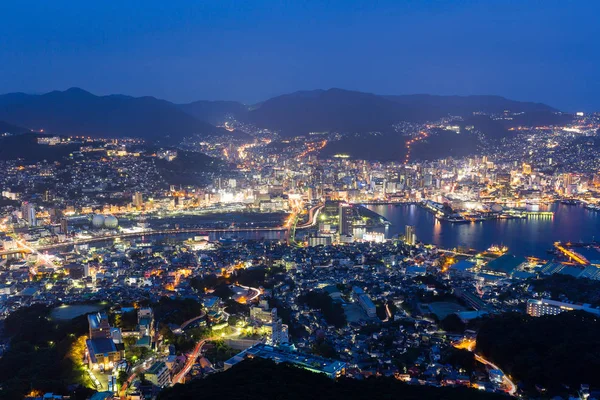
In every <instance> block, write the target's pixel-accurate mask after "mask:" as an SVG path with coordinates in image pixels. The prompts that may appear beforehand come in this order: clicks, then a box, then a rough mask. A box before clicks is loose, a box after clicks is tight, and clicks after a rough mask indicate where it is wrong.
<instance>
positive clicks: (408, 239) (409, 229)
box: [404, 225, 417, 246]
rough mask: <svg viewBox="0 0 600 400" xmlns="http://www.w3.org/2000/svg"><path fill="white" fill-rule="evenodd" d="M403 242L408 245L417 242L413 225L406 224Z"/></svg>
mask: <svg viewBox="0 0 600 400" xmlns="http://www.w3.org/2000/svg"><path fill="white" fill-rule="evenodd" d="M404 242H405V243H406V244H408V245H410V246H414V245H415V244H416V243H417V235H416V234H415V227H414V226H412V225H406V227H405V228H404Z"/></svg>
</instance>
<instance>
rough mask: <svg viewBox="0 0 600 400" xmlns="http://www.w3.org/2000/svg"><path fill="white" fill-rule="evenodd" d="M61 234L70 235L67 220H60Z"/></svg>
mask: <svg viewBox="0 0 600 400" xmlns="http://www.w3.org/2000/svg"><path fill="white" fill-rule="evenodd" d="M60 232H61V233H63V234H65V235H68V234H69V220H68V219H66V218H62V219H61V220H60Z"/></svg>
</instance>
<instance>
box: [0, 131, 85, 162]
mask: <svg viewBox="0 0 600 400" xmlns="http://www.w3.org/2000/svg"><path fill="white" fill-rule="evenodd" d="M42 136H45V135H38V134H34V133H26V134H23V135H13V136H6V137H0V160H16V159H23V160H24V161H25V162H38V161H42V160H46V161H49V162H53V161H59V160H61V159H62V158H64V157H66V156H68V155H69V154H70V153H72V152H73V151H77V150H79V147H80V145H78V144H66V145H60V146H47V145H43V144H38V138H40V137H42ZM46 136H47V135H46Z"/></svg>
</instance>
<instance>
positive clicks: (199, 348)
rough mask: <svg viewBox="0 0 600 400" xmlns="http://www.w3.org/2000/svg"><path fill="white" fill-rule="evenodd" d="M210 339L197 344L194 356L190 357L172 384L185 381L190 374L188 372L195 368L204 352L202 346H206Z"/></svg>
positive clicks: (172, 380)
mask: <svg viewBox="0 0 600 400" xmlns="http://www.w3.org/2000/svg"><path fill="white" fill-rule="evenodd" d="M208 340H209V339H203V340H201V341H199V342H198V343H197V344H196V347H194V351H193V352H192V354H191V355H190V356H189V357H188V359H187V361H186V363H185V365H184V366H183V368H182V369H181V371H179V372H178V373H177V374H176V375H175V376H174V377H173V379H171V384H173V385H175V384H177V383H181V381H182V380H183V378H184V377H185V376H186V375H187V374H188V372H190V370H191V369H192V367H193V366H194V363H195V362H196V359H197V358H198V356H199V355H200V351H202V346H204V344H205V343H206V342H207V341H208Z"/></svg>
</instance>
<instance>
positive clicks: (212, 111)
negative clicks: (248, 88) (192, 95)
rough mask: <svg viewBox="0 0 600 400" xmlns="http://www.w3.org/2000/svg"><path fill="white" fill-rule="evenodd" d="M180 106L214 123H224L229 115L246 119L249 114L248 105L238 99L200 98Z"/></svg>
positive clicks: (189, 112) (203, 119)
mask: <svg viewBox="0 0 600 400" xmlns="http://www.w3.org/2000/svg"><path fill="white" fill-rule="evenodd" d="M179 108H180V109H181V110H183V111H185V112H186V113H188V114H190V115H192V116H193V117H195V118H198V119H199V120H201V121H206V122H208V123H211V124H213V125H221V124H223V123H224V122H225V121H226V120H227V118H228V117H233V118H235V119H237V120H245V119H246V117H247V114H248V107H247V106H245V105H244V104H242V103H238V102H237V101H208V100H199V101H195V102H193V103H188V104H180V105H179Z"/></svg>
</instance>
